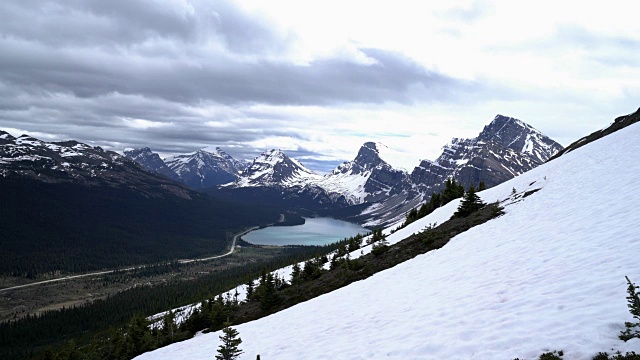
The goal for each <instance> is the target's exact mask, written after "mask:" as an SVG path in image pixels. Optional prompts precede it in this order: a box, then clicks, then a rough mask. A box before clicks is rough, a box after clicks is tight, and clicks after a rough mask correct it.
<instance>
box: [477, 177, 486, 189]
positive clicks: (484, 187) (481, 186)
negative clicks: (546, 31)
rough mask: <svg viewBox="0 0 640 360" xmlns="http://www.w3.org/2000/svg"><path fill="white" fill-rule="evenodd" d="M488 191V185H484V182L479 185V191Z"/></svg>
mask: <svg viewBox="0 0 640 360" xmlns="http://www.w3.org/2000/svg"><path fill="white" fill-rule="evenodd" d="M486 189H487V185H486V184H485V183H484V180H482V181H480V184H478V191H482V190H486Z"/></svg>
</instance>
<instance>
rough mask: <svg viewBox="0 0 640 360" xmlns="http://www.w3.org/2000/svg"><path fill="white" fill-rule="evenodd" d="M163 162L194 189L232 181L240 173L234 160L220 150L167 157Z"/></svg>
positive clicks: (200, 150)
mask: <svg viewBox="0 0 640 360" xmlns="http://www.w3.org/2000/svg"><path fill="white" fill-rule="evenodd" d="M164 161H165V163H166V164H167V166H168V167H169V168H170V169H171V170H173V171H174V172H175V173H176V174H177V175H178V176H179V177H180V179H182V181H183V182H184V183H185V184H187V185H189V186H191V187H192V188H194V189H197V188H207V187H212V186H217V185H220V184H225V183H228V182H231V181H234V180H236V179H237V178H238V175H239V173H240V170H239V169H238V168H237V166H236V161H235V159H233V158H232V157H231V156H229V155H228V154H227V153H225V152H224V151H222V149H220V148H217V149H213V152H211V151H207V150H205V149H199V150H196V151H194V152H192V153H188V154H182V155H175V156H172V157H168V158H166V159H165V160H164Z"/></svg>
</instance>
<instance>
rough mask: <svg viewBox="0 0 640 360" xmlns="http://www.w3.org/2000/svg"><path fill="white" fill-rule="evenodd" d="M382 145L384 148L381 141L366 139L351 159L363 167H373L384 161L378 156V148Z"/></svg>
mask: <svg viewBox="0 0 640 360" xmlns="http://www.w3.org/2000/svg"><path fill="white" fill-rule="evenodd" d="M383 147H384V148H386V146H384V145H383V144H381V143H376V142H373V141H368V142H366V143H364V144H362V146H361V147H360V150H358V155H357V156H356V158H355V159H354V160H353V162H354V163H356V164H358V165H360V166H361V167H363V168H364V169H371V168H374V167H376V166H378V165H380V163H383V162H385V161H384V160H383V159H382V158H381V157H380V149H382V148H383Z"/></svg>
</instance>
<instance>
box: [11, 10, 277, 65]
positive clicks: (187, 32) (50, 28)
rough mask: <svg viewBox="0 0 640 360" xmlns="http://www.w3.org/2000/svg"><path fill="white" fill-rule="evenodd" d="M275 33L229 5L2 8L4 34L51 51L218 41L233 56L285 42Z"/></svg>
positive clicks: (265, 25) (266, 22) (258, 50)
mask: <svg viewBox="0 0 640 360" xmlns="http://www.w3.org/2000/svg"><path fill="white" fill-rule="evenodd" d="M273 28H274V26H273V25H272V24H270V23H269V22H268V21H266V20H264V19H263V18H261V17H259V16H257V15H253V14H248V13H246V12H243V11H241V10H240V9H239V8H238V7H237V6H235V5H234V4H232V3H231V2H229V1H226V0H217V1H214V2H212V1H204V0H195V1H188V2H182V1H153V0H138V1H129V0H110V1H103V0H70V1H64V2H51V1H46V0H40V1H11V0H9V1H4V2H2V3H0V34H2V35H3V36H5V37H12V38H16V39H22V40H26V41H30V42H34V43H38V44H42V45H45V46H51V47H69V48H78V47H88V48H106V49H109V50H114V49H115V50H118V49H122V48H130V47H134V46H147V45H148V43H149V42H153V41H156V40H158V39H165V40H170V41H176V42H180V43H187V44H197V43H202V44H206V43H207V42H209V41H210V40H211V39H212V38H213V39H216V38H219V39H221V40H222V42H223V43H225V44H226V46H227V48H228V49H229V50H231V51H240V52H247V51H250V52H252V53H255V52H262V51H264V50H268V49H270V48H271V47H270V46H269V45H266V44H270V43H273V42H278V41H282V40H283V39H281V38H282V36H281V35H279V34H277V33H275V32H274V31H273ZM281 45H282V46H286V44H281ZM276 48H278V49H280V48H281V46H278V47H276Z"/></svg>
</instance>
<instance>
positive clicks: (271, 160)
mask: <svg viewBox="0 0 640 360" xmlns="http://www.w3.org/2000/svg"><path fill="white" fill-rule="evenodd" d="M321 178H322V177H321V176H320V175H318V174H316V173H314V172H313V171H311V170H309V169H308V168H307V167H305V166H304V165H302V163H300V162H299V161H298V160H296V159H293V158H290V157H289V156H287V154H285V153H284V152H283V151H282V150H280V149H270V150H266V151H264V152H263V153H262V154H260V155H259V156H258V157H256V158H255V159H254V160H253V162H252V163H251V165H249V167H247V168H246V169H245V170H244V171H243V172H242V175H241V177H240V178H239V179H238V180H237V181H236V182H234V183H233V184H229V185H228V186H230V187H256V186H284V187H292V186H298V185H302V184H304V183H306V182H307V181H309V180H311V179H314V180H319V179H321ZM225 186H226V185H225Z"/></svg>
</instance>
